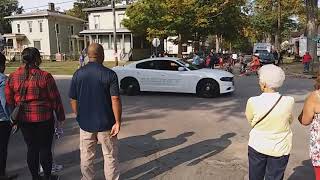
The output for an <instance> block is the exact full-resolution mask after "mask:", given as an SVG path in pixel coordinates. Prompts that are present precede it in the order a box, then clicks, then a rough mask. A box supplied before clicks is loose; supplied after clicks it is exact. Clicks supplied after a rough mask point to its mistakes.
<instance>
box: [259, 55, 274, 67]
mask: <svg viewBox="0 0 320 180" xmlns="http://www.w3.org/2000/svg"><path fill="white" fill-rule="evenodd" d="M259 59H260V62H261V64H262V65H265V64H276V59H275V58H274V56H273V54H272V53H259Z"/></svg>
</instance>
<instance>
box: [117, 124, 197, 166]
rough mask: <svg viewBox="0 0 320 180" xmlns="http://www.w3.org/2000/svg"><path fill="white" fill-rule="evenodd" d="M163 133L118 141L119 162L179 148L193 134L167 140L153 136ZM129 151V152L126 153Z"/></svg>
mask: <svg viewBox="0 0 320 180" xmlns="http://www.w3.org/2000/svg"><path fill="white" fill-rule="evenodd" d="M163 132H165V130H156V131H152V132H150V133H147V134H145V135H138V136H131V137H127V138H123V139H120V140H119V145H120V148H119V151H120V162H125V161H130V160H134V159H138V158H141V157H148V156H150V155H152V154H155V153H157V152H160V151H163V150H166V149H170V148H172V147H176V146H179V145H181V144H184V143H185V142H187V141H188V139H187V137H190V136H192V135H193V134H194V132H185V133H182V134H180V135H178V136H176V137H173V138H168V139H156V138H155V137H154V136H155V135H158V134H161V133H163ZM128 150H129V152H128ZM130 152H131V153H130Z"/></svg>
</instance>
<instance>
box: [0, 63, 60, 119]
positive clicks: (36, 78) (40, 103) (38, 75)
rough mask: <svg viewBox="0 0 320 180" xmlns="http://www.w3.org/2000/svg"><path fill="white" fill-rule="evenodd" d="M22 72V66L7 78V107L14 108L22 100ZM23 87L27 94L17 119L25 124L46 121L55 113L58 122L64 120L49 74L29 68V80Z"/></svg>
mask: <svg viewBox="0 0 320 180" xmlns="http://www.w3.org/2000/svg"><path fill="white" fill-rule="evenodd" d="M24 71H25V68H24V67H23V66H22V67H20V68H18V69H17V70H16V71H15V72H14V73H12V74H11V75H10V76H9V78H8V81H7V83H6V87H5V94H6V100H7V103H8V105H11V106H15V105H17V104H18V103H20V101H21V99H22V97H21V94H20V86H21V85H22V84H23V82H24V80H25V72H24ZM23 87H24V88H27V92H26V95H25V105H24V106H22V110H21V113H20V114H19V119H21V120H22V121H25V122H42V121H48V120H53V119H54V115H53V113H54V112H55V113H56V117H57V120H58V121H64V120H65V114H64V109H63V105H62V101H61V97H60V93H59V91H58V88H57V85H56V83H55V80H54V79H53V77H52V75H51V74H50V73H48V72H45V71H42V70H40V69H38V68H30V69H29V78H28V80H27V81H26V82H25V83H24V86H23Z"/></svg>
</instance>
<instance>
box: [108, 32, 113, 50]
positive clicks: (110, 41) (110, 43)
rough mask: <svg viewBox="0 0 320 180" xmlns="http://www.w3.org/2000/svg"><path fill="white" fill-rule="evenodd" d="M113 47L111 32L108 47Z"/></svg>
mask: <svg viewBox="0 0 320 180" xmlns="http://www.w3.org/2000/svg"><path fill="white" fill-rule="evenodd" d="M112 47H113V44H112V36H111V34H109V44H108V48H109V49H112Z"/></svg>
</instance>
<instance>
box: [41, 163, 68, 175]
mask: <svg viewBox="0 0 320 180" xmlns="http://www.w3.org/2000/svg"><path fill="white" fill-rule="evenodd" d="M62 169H63V165H59V164H55V163H53V164H52V169H51V173H57V172H60V171H61V170H62ZM39 174H43V168H42V166H41V165H40V172H39Z"/></svg>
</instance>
